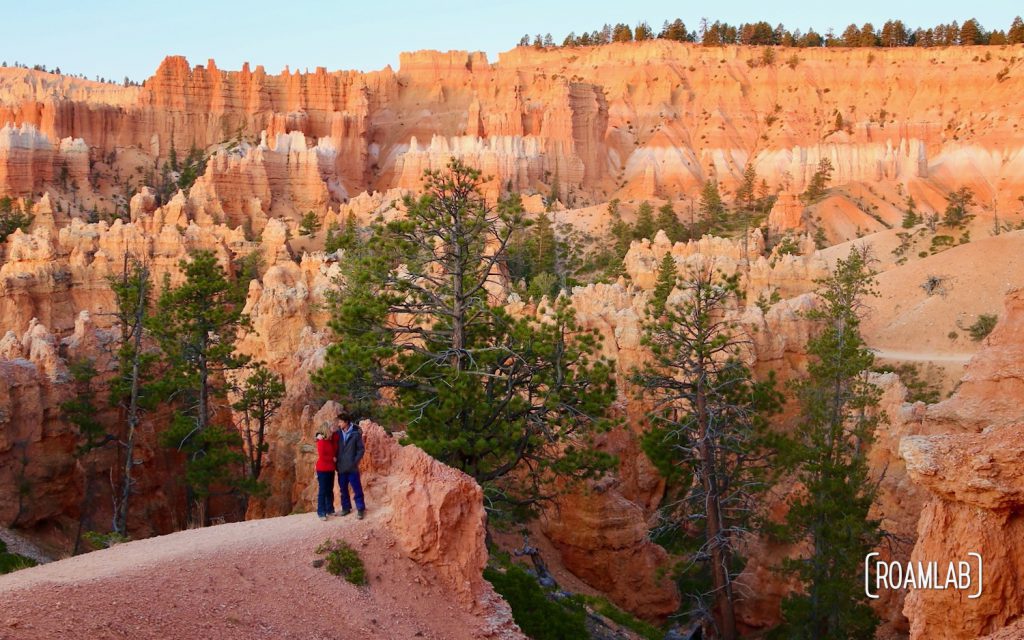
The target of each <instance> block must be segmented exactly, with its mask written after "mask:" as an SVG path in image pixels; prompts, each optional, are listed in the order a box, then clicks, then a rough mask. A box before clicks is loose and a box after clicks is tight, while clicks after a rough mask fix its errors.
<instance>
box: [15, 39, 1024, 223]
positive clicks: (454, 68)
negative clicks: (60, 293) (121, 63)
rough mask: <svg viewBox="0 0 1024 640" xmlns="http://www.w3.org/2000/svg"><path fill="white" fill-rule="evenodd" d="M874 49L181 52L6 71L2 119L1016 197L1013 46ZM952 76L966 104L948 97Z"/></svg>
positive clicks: (96, 138)
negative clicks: (114, 80)
mask: <svg viewBox="0 0 1024 640" xmlns="http://www.w3.org/2000/svg"><path fill="white" fill-rule="evenodd" d="M978 51H981V50H980V49H979V50H978ZM984 51H985V53H987V54H990V53H993V51H990V50H988V49H985V50H984ZM871 54H872V58H870V59H869V58H867V57H866V54H865V53H864V52H856V51H846V50H843V51H840V50H834V49H828V50H814V49H807V50H801V51H799V52H794V56H795V57H796V62H795V63H794V64H779V65H762V64H753V65H751V64H748V62H749V61H751V60H754V59H755V58H757V57H758V56H759V55H760V52H759V50H756V49H747V48H743V47H735V48H728V49H725V50H722V51H719V50H717V49H707V48H703V47H699V46H692V45H684V44H679V43H674V42H668V41H664V40H657V41H650V42H644V43H625V44H616V45H610V46H604V47H594V48H587V47H583V48H567V49H555V50H535V49H532V48H517V49H513V50H511V51H508V52H506V53H503V54H501V55H500V56H499V60H498V62H497V63H496V64H488V63H487V60H486V58H485V57H484V56H483V54H479V53H465V52H447V53H439V52H431V51H421V52H416V53H410V54H403V55H402V56H401V65H400V69H399V71H398V72H397V73H396V72H394V71H392V70H391V69H385V70H383V71H380V72H374V73H366V74H362V73H355V72H331V73H328V72H327V71H325V70H324V69H317V70H316V71H315V72H313V73H304V74H302V73H292V72H289V71H287V70H285V72H283V73H281V74H279V75H270V74H268V73H266V71H265V70H264V69H263V68H262V67H256V69H255V70H251V69H250V68H249V66H248V65H245V66H243V68H242V69H241V70H240V71H223V70H221V69H218V68H217V67H216V65H215V64H214V63H213V62H212V61H210V62H208V63H207V64H206V65H197V66H194V67H193V66H190V65H189V63H188V62H187V61H186V60H185V59H184V58H180V57H171V58H167V59H166V60H165V61H164V62H163V63H162V64H161V65H160V67H159V69H158V70H157V71H156V73H155V75H154V76H153V77H152V78H150V79H149V80H147V81H146V83H145V85H144V86H143V87H142V88H141V89H140V88H134V87H129V88H121V87H115V86H111V85H101V84H98V83H89V82H85V81H79V80H74V79H68V78H61V77H58V76H53V75H50V74H43V73H39V72H30V71H25V70H5V71H4V73H3V74H0V124H2V123H11V124H13V125H15V126H21V125H23V124H28V125H32V126H35V127H37V128H38V129H39V131H41V132H42V134H43V135H45V136H46V137H47V138H48V139H50V140H54V141H55V140H60V139H62V138H65V137H68V136H72V137H75V138H82V139H84V140H85V143H86V144H87V145H89V146H90V147H93V148H96V149H98V150H100V151H101V152H102V153H103V154H106V153H109V152H111V151H115V152H116V153H122V151H121V150H124V149H128V148H134V149H137V150H140V151H141V152H143V153H144V154H147V155H149V156H151V157H154V156H155V157H158V158H160V159H161V160H162V159H164V158H166V157H167V155H168V153H169V151H170V149H171V148H172V147H173V148H175V149H176V150H177V151H178V152H179V154H183V153H184V151H185V150H186V149H188V148H189V147H191V146H192V145H197V146H198V147H200V148H202V149H207V150H213V149H215V148H221V149H224V148H226V147H227V146H228V143H229V142H230V141H231V140H235V139H238V137H239V136H241V137H243V138H245V139H248V140H250V141H253V140H258V139H259V137H260V135H261V133H263V132H265V134H266V136H267V140H270V141H272V140H273V139H275V138H276V137H278V136H280V135H282V134H290V133H293V132H295V133H301V134H302V135H303V136H304V137H305V139H306V141H307V145H308V146H310V147H316V148H318V149H320V150H321V153H319V156H320V157H319V159H318V161H317V162H316V163H314V164H317V165H318V173H319V174H320V177H321V179H322V181H323V182H324V184H325V185H326V188H327V191H328V192H329V193H332V194H333V195H334V197H339V198H344V197H345V196H346V195H348V194H356V193H358V192H360V191H363V190H369V189H370V188H376V189H380V190H384V189H387V188H391V187H395V186H405V187H415V186H416V185H417V184H418V180H419V177H420V173H421V171H422V170H423V169H424V168H428V167H437V166H439V165H441V164H443V163H444V162H445V161H446V160H447V156H448V155H449V154H452V153H454V154H456V155H464V156H465V157H466V159H467V160H470V161H472V162H475V163H477V164H479V165H480V166H482V167H483V168H485V169H486V170H487V171H488V172H492V173H493V175H494V177H495V179H496V180H495V186H494V188H495V189H497V188H498V187H499V186H504V185H505V184H506V183H507V182H508V181H510V180H511V181H512V184H513V186H514V187H516V188H519V189H529V188H538V189H542V190H546V188H547V186H546V185H550V183H551V181H552V180H553V179H554V178H555V177H557V178H558V180H559V182H560V185H561V187H562V188H563V190H567V189H570V188H571V189H572V190H574V191H575V192H576V193H577V194H578V195H582V196H584V197H587V198H590V199H595V200H596V199H605V198H607V197H610V196H611V195H612V194H613V193H616V192H617V193H618V194H619V195H625V196H635V197H650V196H652V195H659V194H660V195H675V196H678V195H683V194H689V195H695V193H696V189H697V188H699V186H700V184H701V183H702V182H703V181H705V180H706V179H709V178H715V179H717V180H719V182H720V183H722V185H723V186H724V187H726V188H729V189H731V188H733V187H734V186H735V185H736V184H737V183H738V182H739V180H740V178H741V177H742V172H743V168H744V167H745V166H746V165H747V164H748V163H750V164H753V165H754V166H755V168H756V169H757V172H758V176H759V178H763V179H765V180H767V182H768V184H769V186H770V188H772V189H773V190H777V189H783V190H786V191H791V192H794V193H795V192H799V191H802V190H803V187H804V186H805V185H806V182H807V180H808V179H809V178H810V176H811V174H812V173H813V172H814V171H815V169H816V168H817V163H818V161H819V159H821V158H829V159H830V161H831V162H832V164H833V166H834V170H835V171H834V175H833V183H834V184H842V183H845V182H856V183H866V184H880V185H889V186H890V187H892V186H897V185H899V186H900V187H901V188H903V191H902V193H910V194H911V195H914V197H915V198H916V199H917V200H918V202H919V204H922V205H923V206H924V207H925V208H926V209H928V208H934V207H936V206H941V195H942V194H944V193H945V192H947V191H949V190H951V189H953V188H955V187H957V186H959V185H961V184H966V185H969V186H971V187H972V188H974V190H975V193H976V194H977V196H978V200H979V201H982V202H991V201H992V199H993V198H995V200H996V201H997V202H998V203H999V204H1000V205H1001V206H1002V207H1003V210H1004V211H1008V210H1012V209H1013V208H1014V207H1015V206H1016V204H1015V203H1016V200H1015V198H1016V195H1017V194H1018V191H1019V190H1020V185H1019V178H1018V177H1017V176H1018V175H1019V174H1020V172H1021V171H1020V170H1021V168H1022V167H1021V165H1020V163H1021V162H1024V160H1020V158H1021V157H1022V156H1021V154H1019V153H1018V151H1019V144H1018V143H1017V142H1015V140H1016V137H1015V133H1016V132H1015V130H1014V123H1015V122H1016V120H1017V119H1018V118H1016V116H1014V115H1013V114H1015V113H1016V111H1014V109H1015V107H1016V104H1017V103H1016V100H1015V96H1016V95H1017V93H1018V92H1019V87H1018V83H1019V82H1020V79H1019V78H1016V76H1015V75H1014V74H1010V75H1009V76H1008V77H1006V78H1004V80H1003V81H1002V82H999V81H997V80H996V74H997V72H998V71H999V70H1000V69H1001V68H1002V66H1005V64H1006V59H1007V58H1006V54H1004V53H1001V52H1000V53H998V54H997V55H995V56H985V59H983V60H980V61H978V62H977V63H976V64H975V63H973V62H971V56H974V55H975V54H976V51H975V50H974V49H971V48H963V47H960V48H952V49H944V50H941V51H940V50H932V51H925V50H921V49H912V48H896V49H887V50H879V51H875V52H871ZM808 87H810V93H809V92H808V90H807V88H808ZM769 88H771V89H770V90H769ZM889 89H892V90H891V91H890V90H889ZM950 93H955V94H956V95H957V96H958V98H959V100H958V107H959V111H958V114H961V115H955V114H954V115H950V114H948V113H945V112H944V111H943V108H944V105H943V100H942V98H941V96H943V95H947V94H950ZM851 106H855V109H853V108H851ZM837 112H839V113H840V114H841V115H842V120H843V123H844V126H843V127H842V128H841V129H839V130H836V129H835V122H836V118H835V114H836V113H837ZM987 113H1001V114H1006V115H1004V116H1000V117H992V118H988V117H982V116H981V114H987ZM972 114H973V115H972ZM936 122H942V123H944V125H943V126H942V127H940V126H937V125H935V124H934V123H936ZM414 139H415V141H416V142H415V143H414ZM271 147H273V144H272V143H271ZM326 149H330V150H332V151H333V152H334V155H330V154H325V153H322V152H323V150H326ZM1003 158H1010V160H1008V161H1005V162H1004V161H1003ZM18 163H19V164H20V163H21V161H19V162H18ZM19 171H20V169H19ZM216 175H217V172H216V171H215V172H214V178H215V177H216ZM311 175H312V174H311ZM225 179H227V178H225ZM270 179H271V181H272V180H273V178H272V177H271V178H270ZM231 180H234V181H235V182H238V180H237V179H231ZM214 181H216V180H214ZM229 184H230V180H229ZM993 185H995V186H993ZM208 186H209V185H208ZM225 188H227V187H225ZM237 188H241V189H242V191H241V192H240V193H244V192H245V191H246V189H245V188H243V186H242V185H238V186H237ZM259 188H263V187H259ZM229 190H230V189H229ZM303 190H304V192H305V193H313V191H319V187H317V188H316V189H314V190H313V191H309V190H308V188H303ZM937 196H938V197H937ZM257 197H258V196H257ZM900 197H902V196H900ZM243 205H244V206H243V207H242V209H244V207H245V206H250V205H249V204H248V200H245V201H244V202H243ZM263 206H268V203H267V202H265V201H264V202H263ZM287 206H291V204H290V203H288V204H287ZM302 206H304V205H302ZM291 208H293V209H295V210H299V209H300V206H299V205H295V206H293V207H291ZM240 211H241V209H240ZM229 213H232V214H233V213H234V211H230V212H229Z"/></svg>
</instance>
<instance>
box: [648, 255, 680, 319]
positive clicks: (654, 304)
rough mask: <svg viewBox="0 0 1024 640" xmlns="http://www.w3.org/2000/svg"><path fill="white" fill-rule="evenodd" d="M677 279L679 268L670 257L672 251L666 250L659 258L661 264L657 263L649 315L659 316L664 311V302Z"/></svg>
mask: <svg viewBox="0 0 1024 640" xmlns="http://www.w3.org/2000/svg"><path fill="white" fill-rule="evenodd" d="M678 280H679V270H678V268H677V267H676V260H675V258H673V257H672V253H671V252H668V253H666V254H665V257H663V258H662V259H661V264H660V265H658V279H657V281H656V282H655V285H654V292H653V293H652V294H651V315H653V316H654V317H659V316H661V314H662V313H664V312H665V302H666V301H667V300H668V296H669V294H671V293H672V289H674V288H675V286H676V281H678Z"/></svg>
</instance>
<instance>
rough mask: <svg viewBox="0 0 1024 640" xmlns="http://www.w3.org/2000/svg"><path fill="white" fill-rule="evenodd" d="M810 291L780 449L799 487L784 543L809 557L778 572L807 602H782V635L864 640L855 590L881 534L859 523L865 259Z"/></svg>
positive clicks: (868, 400)
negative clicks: (799, 545)
mask: <svg viewBox="0 0 1024 640" xmlns="http://www.w3.org/2000/svg"><path fill="white" fill-rule="evenodd" d="M818 286H819V288H818V296H819V298H820V299H821V303H822V304H821V307H820V308H818V309H816V310H814V311H811V312H808V314H807V315H808V317H809V318H810V319H812V320H815V321H817V322H818V323H819V326H820V330H819V332H818V333H817V335H815V336H814V337H813V338H812V339H811V340H810V341H809V342H808V345H807V350H808V354H809V355H810V356H811V361H810V363H809V364H808V377H807V378H806V379H803V380H799V381H797V382H796V383H794V385H793V391H794V395H795V396H796V399H797V401H798V402H799V403H800V408H801V416H800V419H799V422H798V423H797V427H796V430H795V435H794V437H793V438H792V439H790V440H789V441H788V442H780V449H781V450H782V451H783V453H784V455H783V460H784V461H785V463H786V465H785V466H786V468H788V469H790V470H792V471H793V472H794V473H795V476H796V479H797V480H799V481H800V482H801V483H802V484H803V485H804V487H806V492H805V493H804V495H803V497H802V498H800V499H798V500H797V502H795V503H794V504H793V505H791V507H790V510H789V513H788V514H787V518H786V526H787V530H788V531H787V534H788V538H789V539H790V540H791V541H794V542H795V541H803V542H805V543H806V544H807V546H808V548H809V549H811V552H810V554H809V556H808V557H805V558H797V559H793V560H787V561H786V562H784V564H783V569H784V571H786V572H788V573H790V574H791V575H794V576H796V577H797V578H799V579H800V580H801V582H803V584H804V587H805V589H806V593H797V594H792V595H790V596H788V597H787V598H786V599H785V600H784V601H783V604H782V611H783V617H784V619H785V622H784V625H783V627H782V629H781V632H782V633H783V634H785V635H784V637H786V638H823V637H828V638H872V637H874V630H875V627H876V626H877V624H878V620H877V617H876V616H875V614H874V612H873V611H872V609H871V608H870V607H869V606H868V604H867V600H866V596H865V594H864V591H863V588H862V587H861V586H860V585H861V584H862V582H863V575H862V574H861V570H862V561H863V558H864V556H865V554H867V553H868V552H869V551H870V550H871V549H872V548H873V547H874V546H875V545H876V544H877V543H878V541H879V539H880V535H881V534H880V529H879V522H878V521H877V520H873V519H871V518H869V517H868V511H869V509H870V507H871V503H872V501H873V499H874V496H875V487H874V485H873V484H872V483H871V481H870V478H869V477H868V465H867V450H868V447H869V445H870V443H871V439H872V435H873V433H874V429H875V425H876V424H877V423H878V420H879V417H880V416H879V412H878V410H877V405H878V400H879V397H880V391H879V390H878V389H877V388H876V387H875V386H874V385H872V384H871V383H870V382H869V381H868V373H869V371H870V370H871V368H872V366H873V365H874V355H873V353H872V352H871V351H870V350H869V349H868V348H867V346H866V345H865V343H864V340H863V338H862V337H861V333H860V313H861V310H862V308H863V299H864V298H865V297H868V296H871V295H874V274H873V272H872V271H871V270H870V268H869V265H868V258H867V256H866V255H865V253H863V252H861V251H858V250H854V251H852V252H851V253H850V255H849V257H848V258H846V259H845V260H839V261H838V262H837V264H836V266H835V268H834V269H833V271H832V272H831V274H830V275H829V276H828V277H826V278H824V279H822V280H820V281H818Z"/></svg>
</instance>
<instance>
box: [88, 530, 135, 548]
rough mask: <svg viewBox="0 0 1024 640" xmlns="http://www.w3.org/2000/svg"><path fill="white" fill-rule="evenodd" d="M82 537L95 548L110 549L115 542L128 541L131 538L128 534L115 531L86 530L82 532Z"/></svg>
mask: <svg viewBox="0 0 1024 640" xmlns="http://www.w3.org/2000/svg"><path fill="white" fill-rule="evenodd" d="M82 539H83V540H85V541H86V542H87V543H89V546H91V547H92V548H93V549H109V548H110V547H112V546H114V545H115V544H121V543H122V542H128V540H129V538H128V537H127V536H123V535H121V534H120V533H117V532H115V531H112V532H110V533H102V532H99V531H86V532H85V533H83V534H82Z"/></svg>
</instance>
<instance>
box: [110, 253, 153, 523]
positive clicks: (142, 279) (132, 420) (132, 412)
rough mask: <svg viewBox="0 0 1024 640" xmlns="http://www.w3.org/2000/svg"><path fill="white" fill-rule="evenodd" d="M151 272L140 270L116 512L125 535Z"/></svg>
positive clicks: (116, 521)
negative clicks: (143, 332) (144, 324)
mask: <svg viewBox="0 0 1024 640" xmlns="http://www.w3.org/2000/svg"><path fill="white" fill-rule="evenodd" d="M148 282H149V272H148V271H146V270H141V271H140V272H139V298H138V300H137V301H136V305H135V318H134V326H133V331H134V338H135V345H134V351H133V353H132V387H131V393H130V399H129V402H128V434H127V437H126V438H125V446H124V449H125V461H124V479H123V483H124V484H123V486H122V487H121V500H120V502H119V503H118V505H117V509H116V510H115V512H114V531H115V532H116V533H119V534H121V535H123V536H126V535H128V501H129V499H130V497H131V493H132V466H133V465H134V464H135V461H134V457H135V430H136V429H137V428H138V426H139V376H140V374H141V372H140V371H139V358H141V356H142V318H143V315H144V314H145V311H146V309H145V304H146V284H147V283H148Z"/></svg>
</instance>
